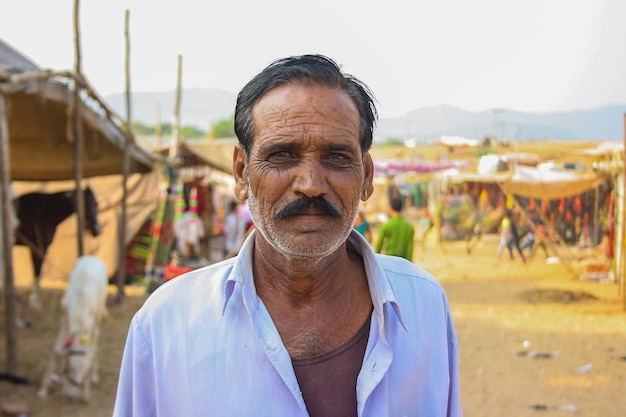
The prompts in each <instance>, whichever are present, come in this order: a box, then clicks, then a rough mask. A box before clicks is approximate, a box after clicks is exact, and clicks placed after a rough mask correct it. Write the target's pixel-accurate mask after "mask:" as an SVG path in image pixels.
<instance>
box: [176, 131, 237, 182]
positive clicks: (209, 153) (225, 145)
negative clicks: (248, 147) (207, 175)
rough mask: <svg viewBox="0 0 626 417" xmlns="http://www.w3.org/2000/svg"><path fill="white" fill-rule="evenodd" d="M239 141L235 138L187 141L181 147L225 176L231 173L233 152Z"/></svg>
mask: <svg viewBox="0 0 626 417" xmlns="http://www.w3.org/2000/svg"><path fill="white" fill-rule="evenodd" d="M238 143H239V141H238V140H237V139H236V138H228V139H216V140H187V141H184V142H183V144H182V147H183V148H185V149H187V150H188V151H189V152H191V153H192V154H194V155H196V156H197V157H198V158H200V159H201V160H203V161H204V162H205V163H206V164H207V165H209V166H210V167H212V168H215V169H218V170H220V171H222V172H225V173H227V174H231V175H232V173H233V152H234V150H235V145H236V144H238Z"/></svg>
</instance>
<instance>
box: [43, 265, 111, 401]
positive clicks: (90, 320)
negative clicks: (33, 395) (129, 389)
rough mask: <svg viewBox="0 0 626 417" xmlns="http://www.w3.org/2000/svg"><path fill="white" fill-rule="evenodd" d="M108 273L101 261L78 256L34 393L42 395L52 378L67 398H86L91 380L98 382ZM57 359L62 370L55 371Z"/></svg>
mask: <svg viewBox="0 0 626 417" xmlns="http://www.w3.org/2000/svg"><path fill="white" fill-rule="evenodd" d="M107 286H108V274H107V267H106V264H105V263H104V261H102V260H101V259H100V258H98V257H95V256H81V257H79V258H78V259H77V260H76V264H75V266H74V269H73V270H72V273H71V274H70V278H69V281H68V285H67V289H66V290H65V293H64V294H63V298H62V299H61V308H62V309H63V315H62V317H61V323H60V326H59V333H58V335H57V338H56V341H55V343H54V348H53V350H52V354H51V355H50V360H49V362H48V367H47V369H46V372H45V374H44V376H43V378H42V380H41V388H40V389H39V391H38V393H37V396H38V397H39V398H42V399H43V398H45V397H46V396H47V395H48V388H49V386H50V384H51V383H52V382H61V383H62V387H63V392H64V394H65V396H66V397H68V398H70V399H81V400H83V401H85V402H89V399H90V396H91V383H92V382H93V383H97V382H98V361H97V350H98V339H99V336H100V322H101V320H102V318H103V317H104V316H105V315H106V314H107V309H106V299H107ZM57 361H59V362H60V363H61V369H63V374H62V375H61V376H58V375H57V374H55V369H56V366H57Z"/></svg>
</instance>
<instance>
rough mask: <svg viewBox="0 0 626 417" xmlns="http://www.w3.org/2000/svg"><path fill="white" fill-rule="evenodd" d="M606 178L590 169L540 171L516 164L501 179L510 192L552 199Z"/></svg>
mask: <svg viewBox="0 0 626 417" xmlns="http://www.w3.org/2000/svg"><path fill="white" fill-rule="evenodd" d="M606 179H607V176H605V175H604V174H602V173H596V172H591V171H585V172H575V171H571V172H570V171H542V170H539V169H536V168H530V167H524V166H517V167H515V171H514V172H513V174H512V175H510V176H508V177H506V178H505V179H504V180H503V181H502V185H503V186H504V188H505V189H506V191H507V192H508V193H510V194H515V195H519V196H522V197H527V198H541V199H547V200H554V199H557V198H565V197H571V196H574V195H577V194H581V193H583V192H585V191H587V190H590V189H593V188H596V187H598V186H599V185H600V184H602V183H603V182H604V181H606Z"/></svg>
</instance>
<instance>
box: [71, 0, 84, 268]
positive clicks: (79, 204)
mask: <svg viewBox="0 0 626 417" xmlns="http://www.w3.org/2000/svg"><path fill="white" fill-rule="evenodd" d="M79 5H80V0H74V46H75V49H74V50H75V59H76V64H75V67H74V71H75V72H76V74H77V76H79V77H80V75H81V53H80V29H79V22H78V21H79ZM80 89H81V87H80V85H79V83H77V82H76V81H74V106H73V112H72V116H73V117H72V122H73V123H72V124H73V129H72V130H73V131H74V181H75V182H76V193H75V204H76V214H77V219H78V231H77V233H76V238H77V242H78V256H83V254H84V253H85V245H84V241H83V230H84V228H85V227H84V225H85V196H84V195H83V192H82V186H81V181H82V173H83V153H84V137H83V129H82V127H83V125H82V121H81V117H80V113H81V112H80V107H81V99H80Z"/></svg>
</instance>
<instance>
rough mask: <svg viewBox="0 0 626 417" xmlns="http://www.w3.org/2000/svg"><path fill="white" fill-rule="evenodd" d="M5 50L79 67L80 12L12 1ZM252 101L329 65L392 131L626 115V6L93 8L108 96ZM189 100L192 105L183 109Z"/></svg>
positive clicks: (269, 0)
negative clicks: (506, 111) (433, 118)
mask: <svg viewBox="0 0 626 417" xmlns="http://www.w3.org/2000/svg"><path fill="white" fill-rule="evenodd" d="M0 4H1V6H0V10H2V12H1V13H0V38H1V39H3V40H4V41H5V42H7V43H9V44H10V45H12V46H14V47H15V48H17V49H18V50H20V51H21V52H23V53H24V54H26V55H27V56H29V57H30V58H31V59H32V60H34V61H35V62H36V63H37V64H39V65H41V66H42V67H45V68H53V69H58V70H64V69H72V68H73V67H74V40H73V4H74V1H73V0H0ZM126 9H128V10H130V41H131V68H132V76H131V90H132V91H134V92H140V91H170V90H174V89H175V87H176V74H177V62H178V58H177V57H178V55H179V54H181V55H182V56H183V81H182V83H183V87H185V88H190V87H219V88H222V89H225V90H229V91H232V92H234V93H236V92H238V91H239V89H240V88H241V87H243V85H244V84H245V83H246V82H247V81H248V80H249V79H250V78H251V77H252V76H253V75H254V74H256V73H257V72H258V71H259V70H261V69H262V68H263V67H265V66H266V65H267V64H268V63H270V62H271V61H272V60H274V59H276V58H279V57H283V56H286V55H294V54H303V53H322V54H326V55H328V56H330V57H332V58H334V59H335V60H337V61H338V62H339V63H340V64H342V65H343V67H344V69H345V70H346V71H347V72H349V73H351V74H353V75H355V76H356V77H358V78H360V79H361V80H363V81H364V82H365V83H366V84H368V85H369V86H370V87H371V88H372V90H373V91H374V93H375V94H376V96H377V98H378V101H379V103H380V104H379V109H380V113H381V116H382V117H391V116H399V115H403V114H404V113H406V112H407V111H410V110H413V109H416V108H420V107H424V106H429V105H437V104H452V105H455V106H458V107H461V108H463V109H466V110H484V109H490V108H498V107H506V108H510V109H515V110H525V111H554V110H572V109H584V108H590V107H595V106H599V105H605V104H615V103H626V25H625V24H624V22H626V1H624V0H471V1H470V0H428V1H422V0H384V1H382V0H381V1H373V0H316V1H307V2H304V1H298V0H210V1H207V0H205V1H202V0H169V1H168V0H126V1H123V0H83V1H81V2H80V29H81V45H82V63H83V65H82V69H83V72H84V74H86V76H87V78H88V79H89V80H90V82H91V83H92V84H93V86H94V87H95V88H96V90H97V91H98V92H99V93H100V94H101V95H102V96H106V95H109V94H112V93H119V92H123V91H124V86H125V75H124V71H125V63H124V60H125V37H124V15H125V10H126ZM183 100H184V97H183Z"/></svg>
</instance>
